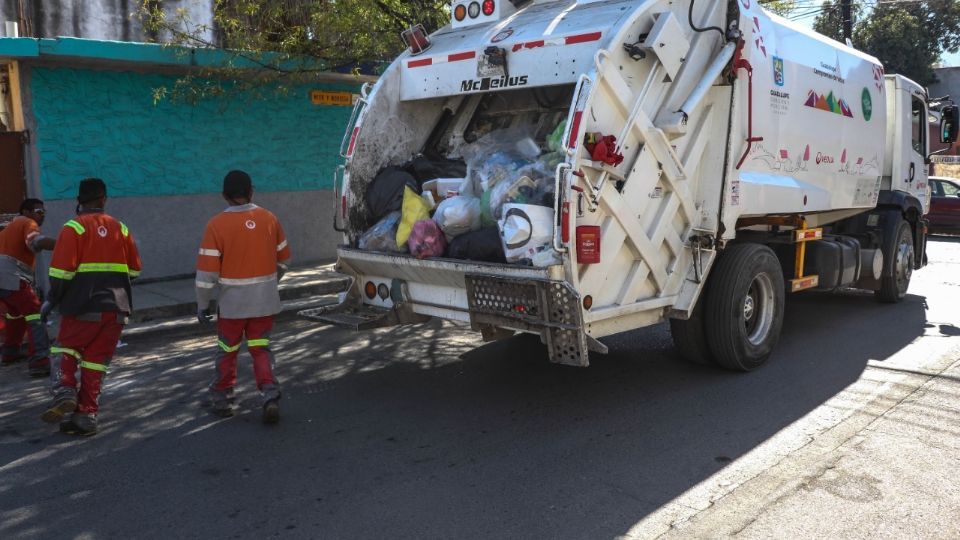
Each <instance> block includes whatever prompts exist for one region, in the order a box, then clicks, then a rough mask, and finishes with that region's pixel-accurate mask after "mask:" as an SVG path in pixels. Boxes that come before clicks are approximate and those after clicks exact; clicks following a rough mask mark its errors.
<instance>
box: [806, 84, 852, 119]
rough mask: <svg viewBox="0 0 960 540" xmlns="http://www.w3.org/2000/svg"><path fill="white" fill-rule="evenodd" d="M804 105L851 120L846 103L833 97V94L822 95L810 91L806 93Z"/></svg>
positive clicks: (850, 113)
mask: <svg viewBox="0 0 960 540" xmlns="http://www.w3.org/2000/svg"><path fill="white" fill-rule="evenodd" d="M804 105H806V106H807V107H813V108H814V109H820V110H821V111H829V112H832V113H833V114H839V115H841V116H846V117H847V118H853V111H851V110H850V106H849V105H847V102H846V101H844V100H842V99H837V98H836V97H835V96H834V95H833V92H830V93H829V94H827V95H823V94H817V93H816V92H814V91H813V90H810V91H809V92H807V101H806V102H804Z"/></svg>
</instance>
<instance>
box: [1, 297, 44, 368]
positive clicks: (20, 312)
mask: <svg viewBox="0 0 960 540" xmlns="http://www.w3.org/2000/svg"><path fill="white" fill-rule="evenodd" d="M0 303H2V304H4V305H5V306H6V308H7V321H6V334H5V335H4V339H3V347H4V350H5V351H19V350H20V344H21V343H23V337H24V334H26V335H27V338H28V339H29V343H30V347H29V353H28V355H29V356H28V357H29V360H30V362H31V363H32V364H43V365H46V363H47V356H48V355H49V354H50V338H49V337H48V336H47V327H46V326H45V325H44V324H43V321H41V320H40V299H39V298H37V295H36V293H34V292H33V288H32V287H31V286H30V284H29V283H27V282H26V281H24V280H21V281H20V290H18V291H16V292H14V293H13V294H10V295H8V296H6V297H4V298H0Z"/></svg>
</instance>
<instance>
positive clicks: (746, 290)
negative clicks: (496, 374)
mask: <svg viewBox="0 0 960 540" xmlns="http://www.w3.org/2000/svg"><path fill="white" fill-rule="evenodd" d="M475 3H476V2H473V1H472V0H464V1H461V0H457V1H455V2H454V3H453V5H452V9H451V13H452V14H453V21H452V22H451V24H450V25H448V26H446V27H444V28H442V29H440V30H438V31H437V32H434V33H433V34H430V35H427V34H426V33H425V32H423V30H422V27H416V28H412V29H411V30H409V31H408V32H405V33H404V37H405V39H406V40H407V43H408V44H409V45H410V46H409V47H408V48H407V50H406V51H405V52H404V53H403V54H401V55H400V56H399V57H398V58H397V59H396V60H395V61H394V62H393V63H392V64H391V65H390V67H389V68H388V69H387V70H386V71H385V72H384V73H383V75H382V76H381V77H380V79H379V80H378V82H377V83H376V84H375V85H373V86H372V88H365V89H364V91H363V93H362V95H361V97H360V99H359V100H358V102H357V104H356V108H355V109H354V115H353V117H352V118H351V120H350V124H349V125H348V128H347V131H346V133H345V136H344V142H343V145H342V154H343V156H344V158H345V159H344V164H343V165H342V166H341V167H340V168H339V169H338V171H337V172H336V173H335V175H334V181H335V182H334V183H335V190H336V191H335V195H336V197H335V199H336V205H337V207H336V209H335V212H334V214H335V217H334V227H335V228H336V229H337V231H339V232H340V233H341V234H342V239H343V242H342V245H341V246H340V247H339V249H338V268H339V271H340V272H343V273H345V274H347V275H349V276H351V277H352V278H353V285H352V286H351V288H350V292H349V294H347V295H346V297H345V298H344V301H343V302H342V303H340V304H339V305H337V306H332V307H325V308H320V309H313V310H307V311H305V312H303V313H302V315H303V316H305V317H308V318H311V319H315V320H319V321H324V322H327V323H333V324H340V325H343V326H348V327H352V328H355V329H362V328H373V327H378V326H387V325H392V324H408V323H415V322H420V321H423V320H425V319H427V318H429V317H440V318H444V319H449V320H456V321H463V322H467V323H469V324H470V326H471V328H472V329H474V330H476V331H479V332H481V333H482V334H483V336H484V338H485V339H497V338H499V337H503V336H506V335H511V334H513V333H515V332H528V333H535V334H538V335H540V336H541V338H542V341H543V342H544V344H545V345H546V346H547V348H548V351H549V356H550V359H551V361H553V362H558V363H562V364H569V365H576V366H586V365H588V358H589V352H590V351H594V352H606V347H605V346H604V345H603V343H601V342H600V341H599V338H602V337H604V336H608V335H611V334H616V333H620V332H624V331H628V330H632V329H636V328H640V327H644V326H649V325H653V324H657V323H660V322H663V321H666V320H668V321H669V323H670V328H671V332H672V334H673V339H674V342H675V344H676V346H677V348H678V350H679V352H680V353H681V356H683V357H685V358H687V359H688V360H690V361H693V362H697V363H704V364H706V363H716V364H719V365H721V366H723V367H727V368H731V369H736V370H751V369H754V368H756V367H758V366H759V365H761V364H762V363H764V362H765V361H766V360H767V358H768V357H769V356H770V354H771V351H772V350H773V349H774V346H775V345H776V343H777V340H778V337H779V335H780V332H781V329H782V325H783V310H784V296H785V294H793V293H799V292H801V291H811V290H816V291H836V290H839V289H845V288H858V289H866V290H872V291H875V295H876V297H877V298H878V299H879V300H881V301H883V302H898V301H900V300H901V299H902V298H903V297H904V296H905V294H906V291H907V286H908V285H909V282H910V277H911V274H912V272H913V270H915V269H918V268H920V267H921V266H922V265H923V264H924V263H925V256H924V248H925V245H926V224H925V220H924V214H925V213H926V212H927V209H928V208H929V190H928V188H927V185H926V170H927V167H926V165H925V164H926V163H928V162H929V144H928V140H927V138H928V129H927V118H928V114H929V104H928V100H927V94H926V90H925V89H924V88H922V87H921V86H919V85H917V84H916V83H914V82H913V81H910V80H908V79H906V78H904V77H901V76H897V75H886V74H885V73H884V70H883V67H882V65H881V64H880V63H879V62H878V61H877V60H876V59H875V58H873V57H871V56H869V55H866V54H864V53H862V52H860V51H857V50H855V49H852V48H850V47H848V46H845V45H843V44H840V43H837V42H835V41H832V40H830V39H828V38H826V37H824V36H821V35H819V34H816V33H814V32H812V31H810V30H808V29H805V28H801V27H798V26H796V25H794V24H793V23H791V22H789V21H787V20H785V19H782V18H780V17H777V16H775V15H772V14H770V13H768V12H766V11H764V10H763V9H762V8H761V7H760V6H759V5H758V4H757V2H756V1H755V0H738V1H737V2H727V1H726V0H685V1H683V2H673V1H667V0H646V1H643V0H608V1H589V0H579V1H569V0H560V1H541V0H532V1H528V2H515V3H512V2H510V1H507V0H485V1H484V2H482V4H483V5H482V6H480V8H479V9H477V8H476V7H473V4H475ZM938 107H939V108H940V111H939V112H940V117H941V124H942V125H941V132H942V135H941V138H942V139H944V140H945V141H952V140H954V139H955V138H956V136H955V131H956V124H957V109H956V107H954V106H952V105H951V104H949V103H940V104H938ZM558 118H559V119H561V120H563V124H562V125H563V126H564V127H563V128H562V129H563V132H562V138H561V139H560V141H561V144H562V147H563V148H562V152H561V154H562V157H561V159H560V161H559V163H558V164H557V165H556V167H555V169H553V170H552V173H551V174H552V175H553V179H552V183H553V184H554V185H553V200H552V207H553V212H554V213H553V215H554V220H553V225H554V231H553V240H552V245H551V246H550V248H551V249H553V250H554V251H555V252H556V254H557V255H558V256H557V259H556V261H554V263H553V264H549V265H545V266H529V265H519V264H503V263H489V262H480V261H471V260H462V259H452V258H445V257H436V258H427V259H417V258H415V257H413V256H411V255H407V254H398V253H388V252H377V251H370V250H361V249H360V248H359V247H358V243H357V242H358V238H359V237H360V236H361V235H362V234H363V233H364V231H365V230H367V228H368V227H370V225H371V222H370V216H369V215H367V214H368V210H367V206H366V204H365V197H366V196H367V190H368V188H369V186H370V183H371V181H372V180H373V178H374V177H375V176H376V175H377V173H378V171H380V170H381V169H383V168H384V167H386V166H388V165H397V164H400V163H403V162H405V161H406V160H408V159H410V158H411V157H412V156H414V155H417V154H420V153H424V152H427V151H430V152H433V153H434V154H437V153H440V154H443V155H445V156H447V157H451V158H456V157H459V156H461V153H462V152H463V151H464V150H463V149H464V148H465V145H467V144H469V143H470V142H471V141H476V140H477V139H478V137H481V136H482V135H483V132H484V130H487V129H489V126H491V125H493V126H496V127H498V128H512V127H516V126H517V125H521V124H522V125H523V126H526V127H528V128H529V129H531V130H532V131H533V133H534V138H535V139H536V141H537V142H538V144H541V145H543V142H544V138H545V137H546V136H547V133H548V132H549V131H550V129H551V128H552V127H553V126H554V125H555V122H554V120H556V119H558ZM593 134H599V135H613V136H615V137H616V138H615V141H616V147H615V149H614V151H615V153H616V154H618V155H619V156H622V161H620V162H619V163H615V162H609V161H597V160H595V159H593V158H594V157H596V155H595V154H592V153H591V151H590V150H589V145H588V144H587V143H586V142H585V141H589V140H591V139H590V138H591V137H592V136H593ZM468 176H469V173H468ZM588 233H589V234H588Z"/></svg>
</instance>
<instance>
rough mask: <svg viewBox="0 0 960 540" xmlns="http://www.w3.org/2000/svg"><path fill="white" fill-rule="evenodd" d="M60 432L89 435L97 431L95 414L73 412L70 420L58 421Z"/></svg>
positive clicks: (81, 435)
mask: <svg viewBox="0 0 960 540" xmlns="http://www.w3.org/2000/svg"><path fill="white" fill-rule="evenodd" d="M60 433H64V434H66V435H78V436H80V437H89V436H90V435H96V433H97V415H95V414H84V413H73V416H72V417H71V418H70V420H68V421H66V422H61V423H60Z"/></svg>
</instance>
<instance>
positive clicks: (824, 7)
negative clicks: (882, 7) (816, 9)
mask: <svg viewBox="0 0 960 540" xmlns="http://www.w3.org/2000/svg"><path fill="white" fill-rule="evenodd" d="M862 13H863V8H862V7H861V4H859V3H855V2H853V1H851V6H850V16H851V18H852V19H853V21H852V22H853V23H856V22H857V21H859V20H860V17H861V15H862ZM813 30H814V31H815V32H819V33H821V34H823V35H825V36H827V37H828V38H830V39H834V40H836V41H839V42H840V43H843V41H844V40H843V11H842V10H841V9H840V2H839V1H838V2H832V1H831V0H824V2H823V4H821V5H820V14H819V15H817V18H816V19H814V21H813Z"/></svg>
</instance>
